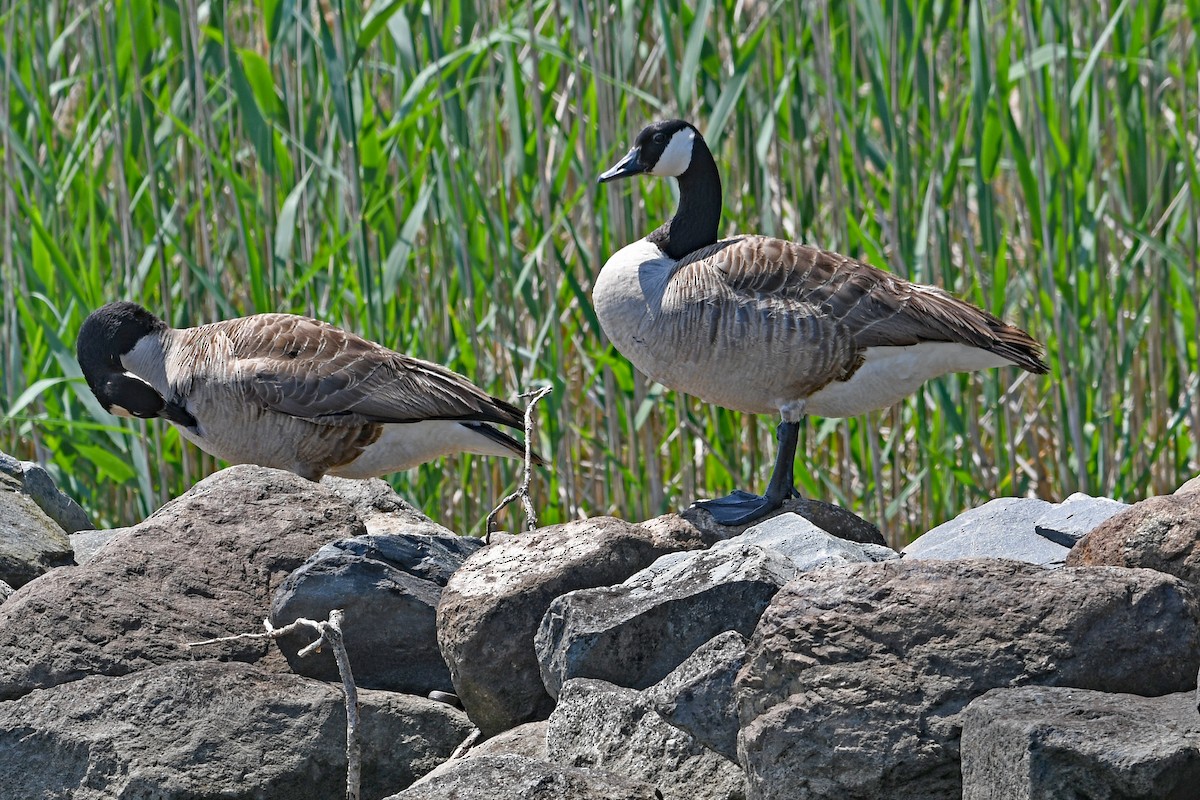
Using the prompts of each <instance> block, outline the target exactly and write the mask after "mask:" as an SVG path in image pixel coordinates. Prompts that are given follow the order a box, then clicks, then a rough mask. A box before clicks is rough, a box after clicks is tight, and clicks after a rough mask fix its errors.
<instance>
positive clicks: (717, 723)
mask: <svg viewBox="0 0 1200 800" xmlns="http://www.w3.org/2000/svg"><path fill="white" fill-rule="evenodd" d="M745 662H746V639H745V637H743V636H742V635H741V634H740V633H738V632H737V631H726V632H725V633H722V634H721V635H719V636H717V637H715V638H713V639H712V640H711V641H708V642H705V643H704V644H703V645H701V646H700V647H699V649H697V650H696V652H694V653H692V654H691V655H690V656H688V657H687V660H685V661H684V662H683V663H682V664H680V665H679V666H678V667H676V668H675V670H674V671H673V672H672V673H671V674H670V675H668V676H667V677H665V678H663V679H662V680H661V681H659V682H658V683H656V684H654V685H653V686H651V687H650V688H649V689H647V690H646V697H647V699H649V701H650V702H651V704H652V705H653V706H654V710H655V711H657V712H658V713H659V715H660V716H661V717H662V718H663V719H665V720H666V721H667V722H669V723H671V724H672V725H674V726H675V727H676V728H680V729H681V730H684V731H686V732H688V733H690V734H691V735H692V736H693V737H694V738H695V739H696V741H698V742H699V743H700V744H702V745H704V746H705V747H708V748H711V749H712V750H715V751H716V752H718V753H720V754H721V755H723V756H725V757H726V758H727V759H729V760H730V761H734V762H736V761H737V734H738V717H737V698H736V697H735V696H734V692H733V687H734V681H735V680H736V679H737V674H738V671H739V670H740V669H741V668H742V665H743V664H744V663H745Z"/></svg>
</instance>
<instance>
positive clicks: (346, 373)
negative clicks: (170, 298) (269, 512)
mask: <svg viewBox="0 0 1200 800" xmlns="http://www.w3.org/2000/svg"><path fill="white" fill-rule="evenodd" d="M76 354H77V356H78V358H79V366H80V367H81V368H82V369H83V374H84V377H85V378H86V379H87V382H88V386H89V387H90V388H91V390H92V393H93V394H94V395H96V399H97V400H99V401H100V404H101V405H102V406H103V407H104V409H105V410H106V411H109V412H110V413H113V414H117V415H121V416H130V417H142V418H146V419H149V418H153V417H162V418H164V419H166V420H168V421H170V422H172V423H173V424H174V425H175V426H176V427H178V428H179V432H180V433H181V434H183V436H184V437H185V438H187V439H188V440H189V441H191V442H193V443H194V444H196V445H197V446H198V447H199V448H200V449H201V450H204V451H205V452H207V453H211V454H212V455H214V456H216V457H218V458H222V459H224V460H226V461H228V462H230V463H233V464H259V465H261V466H265V467H276V468H279V469H287V470H291V471H292V472H295V473H296V474H298V475H301V476H303V477H305V478H309V479H310V480H320V479H321V476H322V475H325V474H327V473H328V474H330V475H338V476H341V477H345V478H369V477H373V476H376V475H385V474H388V473H391V472H398V471H400V470H404V469H408V468H410V467H415V466H416V465H418V464H421V463H423V462H426V461H429V460H431V459H434V458H438V457H439V456H445V455H449V454H451V453H459V452H466V453H477V454H480V455H488V456H508V457H510V458H521V457H522V456H523V455H524V453H525V448H524V446H523V445H522V444H521V443H520V442H518V441H517V440H515V439H513V438H512V437H511V436H509V435H508V434H506V433H502V432H501V431H499V430H497V429H495V428H493V427H492V425H491V424H490V423H496V424H500V425H508V426H510V427H515V428H520V427H522V426H523V415H522V413H521V411H520V410H518V409H517V408H515V407H514V406H512V405H511V404H509V403H506V402H504V401H503V400H498V399H497V398H495V397H490V396H488V395H487V394H486V393H484V392H483V390H481V389H479V388H478V387H477V386H475V385H473V384H472V383H471V382H470V381H468V380H467V379H466V378H464V377H462V376H461V375H458V374H456V373H454V372H451V371H450V370H448V369H446V368H444V367H440V366H438V365H437V364H431V363H429V362H427V361H421V360H419V359H416V358H411V357H409V356H405V355H401V354H400V353H396V352H393V351H391V350H388V349H387V348H385V347H383V346H382V345H378V344H375V343H374V342H369V341H367V340H366V339H363V338H362V337H360V336H356V335H354V334H353V333H349V332H347V331H344V330H342V329H341V328H337V327H335V326H333V325H329V324H327V323H324V322H320V321H318V320H315V319H309V318H307V317H299V316H295V315H292V314H255V315H254V316H250V317H242V318H240V319H231V320H225V321H223V322H214V323H212V324H210V325H201V326H199V327H196V328H182V329H175V328H171V327H169V326H168V325H167V323H166V322H164V321H163V320H161V319H159V318H158V317H156V316H154V315H153V314H151V313H150V312H149V311H147V310H146V309H144V308H142V307H141V306H139V305H137V304H136V303H127V302H119V303H109V304H108V305H106V306H104V307H103V308H101V309H99V310H97V311H94V312H93V313H92V314H91V315H90V316H88V318H87V319H86V320H85V321H84V323H83V326H82V327H81V328H80V330H79V341H78V343H77V345H76ZM535 460H536V462H537V463H539V464H540V463H544V462H543V461H542V459H541V458H540V457H538V456H535Z"/></svg>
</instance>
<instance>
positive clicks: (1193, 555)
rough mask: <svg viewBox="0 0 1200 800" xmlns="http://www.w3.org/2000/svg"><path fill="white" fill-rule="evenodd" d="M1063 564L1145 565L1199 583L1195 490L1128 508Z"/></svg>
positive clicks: (1198, 497) (1199, 500) (1199, 520)
mask: <svg viewBox="0 0 1200 800" xmlns="http://www.w3.org/2000/svg"><path fill="white" fill-rule="evenodd" d="M1067 564H1068V565H1069V566H1080V567H1082V566H1100V565H1112V566H1118V567H1146V568H1147V569H1156V570H1159V571H1160V572H1166V573H1169V574H1171V575H1178V576H1179V577H1180V578H1183V579H1184V580H1186V581H1191V582H1192V583H1200V492H1185V493H1184V494H1168V495H1161V496H1159V497H1151V498H1150V499H1148V500H1143V501H1142V502H1140V503H1136V504H1134V505H1133V506H1130V507H1129V509H1128V510H1127V511H1124V512H1122V513H1120V514H1118V515H1116V516H1114V517H1112V518H1110V519H1109V520H1108V521H1107V522H1105V523H1103V524H1102V525H1100V526H1099V527H1097V528H1096V529H1095V530H1093V531H1092V532H1091V533H1089V534H1088V535H1087V536H1085V537H1083V539H1081V540H1080V541H1079V544H1077V545H1075V547H1074V548H1073V549H1072V550H1071V555H1070V556H1069V557H1068V558H1067Z"/></svg>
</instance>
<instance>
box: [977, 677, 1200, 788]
mask: <svg viewBox="0 0 1200 800" xmlns="http://www.w3.org/2000/svg"><path fill="white" fill-rule="evenodd" d="M961 722H962V744H961V749H962V775H963V800H1058V798H1066V797H1085V798H1088V800H1194V798H1196V797H1198V796H1200V715H1197V714H1196V708H1195V704H1194V695H1193V693H1192V692H1180V693H1176V694H1168V695H1164V696H1162V697H1141V696H1139V695H1133V694H1109V693H1106V692H1094V691H1089V690H1087V689H1069V688H1063V687H1051V686H1022V687H1017V688H1011V689H1007V688H1006V689H993V690H992V691H990V692H988V693H987V694H985V695H983V696H982V697H979V698H976V699H975V700H973V701H972V702H971V704H970V705H969V706H967V707H966V709H965V710H964V711H963V712H962V715H961Z"/></svg>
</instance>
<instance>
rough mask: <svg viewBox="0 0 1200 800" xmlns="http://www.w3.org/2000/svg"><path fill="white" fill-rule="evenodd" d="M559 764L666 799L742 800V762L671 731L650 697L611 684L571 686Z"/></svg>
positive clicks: (559, 721)
mask: <svg viewBox="0 0 1200 800" xmlns="http://www.w3.org/2000/svg"><path fill="white" fill-rule="evenodd" d="M546 752H547V757H548V759H549V760H550V761H551V762H552V763H555V764H561V765H564V766H570V767H592V768H599V769H604V770H608V771H611V772H615V773H617V774H620V775H624V776H626V777H631V778H635V779H637V780H640V781H645V782H646V783H649V784H651V785H654V786H657V787H658V788H659V789H660V790H661V791H662V793H663V796H664V797H680V798H684V797H686V798H689V800H741V798H744V797H745V796H746V788H745V784H746V778H745V775H744V774H743V773H742V770H741V768H740V767H739V766H738V765H737V763H736V762H734V761H730V760H729V759H728V758H726V757H724V756H722V755H720V754H719V753H717V752H715V751H713V750H711V749H709V748H707V747H705V746H704V745H702V744H701V743H700V742H698V741H696V739H695V738H693V737H692V736H691V735H690V734H688V733H687V732H685V731H682V730H680V729H679V728H676V727H675V726H673V725H671V724H670V723H668V722H667V721H666V720H665V719H663V718H662V717H661V716H659V714H658V713H657V712H656V711H655V710H654V708H653V705H652V703H651V701H650V699H649V697H647V695H646V694H645V693H644V692H638V691H635V690H633V689H624V688H622V687H620V686H614V685H613V684H611V683H606V682H604V681H597V680H591V679H588V678H579V679H576V680H571V681H567V683H566V684H564V685H563V687H562V691H561V693H560V694H559V698H558V705H557V706H555V708H554V712H553V713H552V714H551V715H550V724H549V727H548V728H547V730H546Z"/></svg>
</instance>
